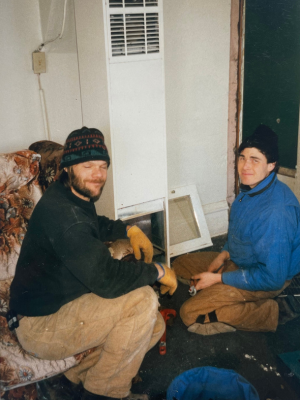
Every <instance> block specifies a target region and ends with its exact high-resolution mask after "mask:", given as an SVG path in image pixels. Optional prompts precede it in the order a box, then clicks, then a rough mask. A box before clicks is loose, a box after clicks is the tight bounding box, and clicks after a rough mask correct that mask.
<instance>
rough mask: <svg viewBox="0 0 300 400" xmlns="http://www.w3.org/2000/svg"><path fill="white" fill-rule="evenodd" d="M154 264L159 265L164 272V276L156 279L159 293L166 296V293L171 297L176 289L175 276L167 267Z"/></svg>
mask: <svg viewBox="0 0 300 400" xmlns="http://www.w3.org/2000/svg"><path fill="white" fill-rule="evenodd" d="M156 264H159V265H160V266H161V268H162V269H163V271H164V275H163V276H162V277H161V278H159V279H158V282H160V283H161V287H160V293H161V294H166V293H167V292H169V294H170V295H171V296H172V294H174V292H175V290H176V289H177V285H178V283H177V278H176V274H175V272H174V271H173V270H172V269H171V268H169V267H168V266H167V265H165V264H161V263H156Z"/></svg>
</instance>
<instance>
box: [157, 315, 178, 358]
mask: <svg viewBox="0 0 300 400" xmlns="http://www.w3.org/2000/svg"><path fill="white" fill-rule="evenodd" d="M160 313H161V315H162V317H163V319H164V321H165V323H166V322H167V321H168V319H170V318H171V317H174V318H175V317H176V311H175V310H172V309H170V308H166V309H164V310H160ZM166 340H167V326H166V328H165V332H164V334H163V335H162V337H161V339H160V342H159V354H161V355H164V354H166V352H167V343H166Z"/></svg>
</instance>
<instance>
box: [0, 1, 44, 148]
mask: <svg viewBox="0 0 300 400" xmlns="http://www.w3.org/2000/svg"><path fill="white" fill-rule="evenodd" d="M41 40H42V35H41V28H40V23H39V4H38V0H22V1H19V0H1V2H0V52H1V62H0V81H1V90H0V121H1V129H0V141H1V149H0V152H1V153H5V152H10V151H15V150H21V149H22V148H28V146H29V145H30V144H31V143H32V142H34V141H36V140H40V139H42V138H43V132H44V128H43V121H42V114H41V107H40V99H39V92H38V82H37V77H36V76H35V75H34V74H33V72H32V56H31V53H32V52H33V51H34V50H35V49H36V48H37V46H38V44H39V43H40V42H41Z"/></svg>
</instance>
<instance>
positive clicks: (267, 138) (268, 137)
mask: <svg viewBox="0 0 300 400" xmlns="http://www.w3.org/2000/svg"><path fill="white" fill-rule="evenodd" d="M249 147H255V148H256V149H258V150H259V151H260V152H261V153H262V154H264V155H265V156H266V158H267V162H268V163H274V162H278V160H279V154H278V136H277V135H276V133H275V132H274V131H272V129H271V128H269V127H268V126H266V125H259V126H258V127H257V128H256V129H255V131H254V133H253V134H252V135H251V136H248V137H247V138H246V139H245V140H244V141H243V142H242V143H241V144H240V147H239V150H238V152H239V154H240V153H241V152H242V151H243V150H244V149H246V148H249Z"/></svg>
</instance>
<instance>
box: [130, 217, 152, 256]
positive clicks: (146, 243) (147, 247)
mask: <svg viewBox="0 0 300 400" xmlns="http://www.w3.org/2000/svg"><path fill="white" fill-rule="evenodd" d="M127 236H128V237H129V239H130V244H131V246H132V248H133V252H134V256H135V258H136V259H137V260H140V259H141V250H142V252H143V253H144V261H145V262H146V263H151V261H152V257H153V246H152V243H151V242H150V240H149V239H148V238H147V236H146V235H145V234H144V232H143V231H141V230H140V228H138V227H137V226H136V225H134V226H131V227H129V229H128V230H127Z"/></svg>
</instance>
